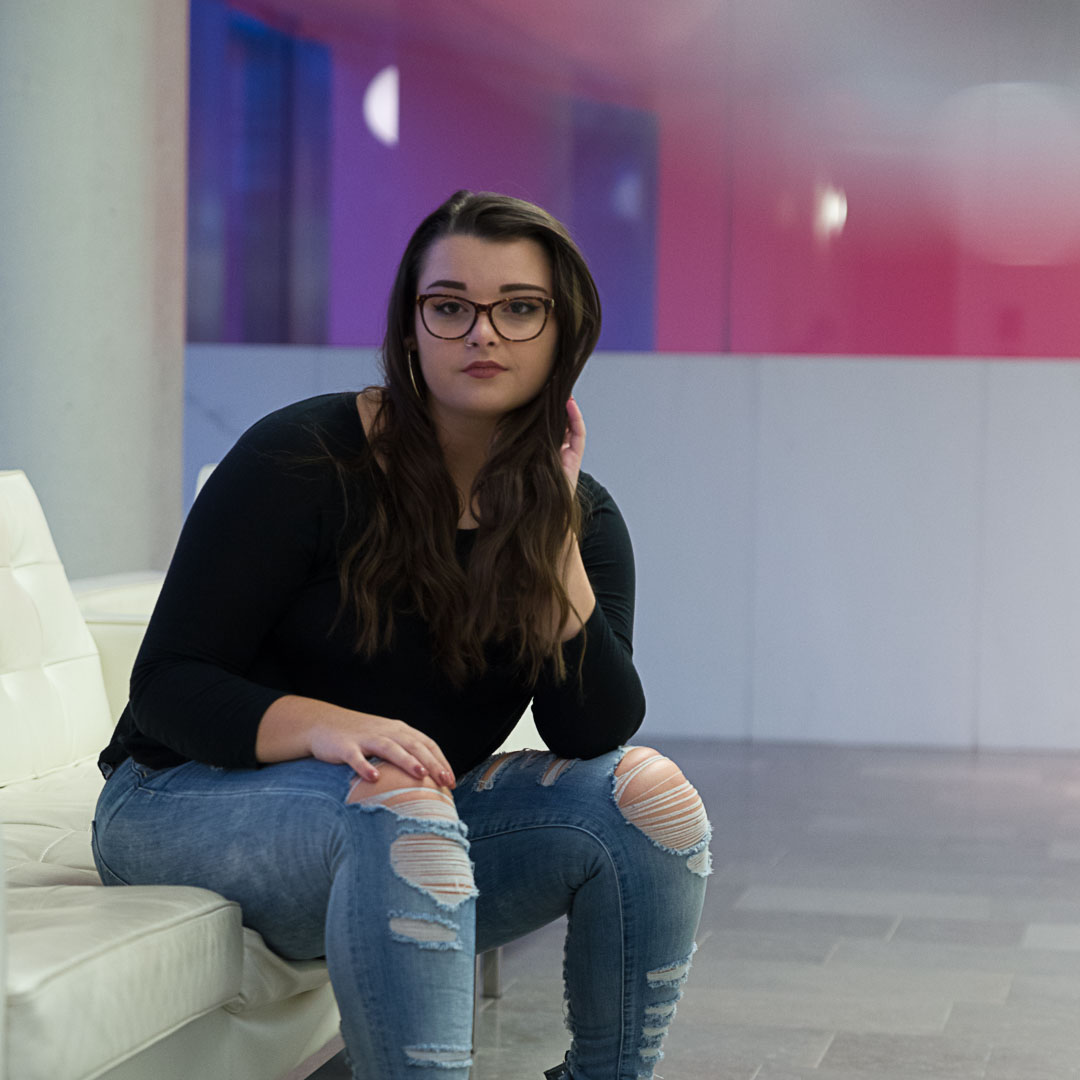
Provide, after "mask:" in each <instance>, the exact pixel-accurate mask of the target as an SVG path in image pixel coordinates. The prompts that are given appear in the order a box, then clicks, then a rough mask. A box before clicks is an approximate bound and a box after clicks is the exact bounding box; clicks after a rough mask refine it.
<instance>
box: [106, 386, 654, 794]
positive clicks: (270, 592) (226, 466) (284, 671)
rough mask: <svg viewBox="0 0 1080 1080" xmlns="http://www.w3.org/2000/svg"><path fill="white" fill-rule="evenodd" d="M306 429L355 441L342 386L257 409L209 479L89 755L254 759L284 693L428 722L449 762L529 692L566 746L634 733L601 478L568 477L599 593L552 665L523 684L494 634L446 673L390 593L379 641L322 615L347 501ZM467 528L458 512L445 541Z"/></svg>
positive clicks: (334, 603)
mask: <svg viewBox="0 0 1080 1080" xmlns="http://www.w3.org/2000/svg"><path fill="white" fill-rule="evenodd" d="M316 432H317V433H318V434H319V436H320V437H321V438H322V440H323V442H324V444H329V445H335V446H338V447H343V448H345V449H346V450H347V451H354V452H362V451H363V450H364V448H365V446H366V435H365V433H364V429H363V425H362V423H361V421H360V417H359V414H358V413H357V409H356V395H355V394H354V393H340V394H324V395H321V396H319V397H315V398H310V399H308V400H306V401H301V402H298V403H297V404H294V405H290V406H287V407H286V408H284V409H280V410H278V411H277V412H274V413H271V414H270V415H269V416H267V417H265V418H264V419H262V420H260V421H259V422H258V423H256V424H255V425H254V426H253V427H251V428H250V429H249V430H248V431H247V432H245V433H244V435H242V436H241V438H240V439H239V441H238V442H237V443H236V445H235V446H234V447H233V449H232V450H230V451H229V453H228V454H227V455H226V456H225V458H224V459H223V460H222V461H221V464H220V465H218V467H217V468H216V469H215V470H214V472H213V473H212V475H211V476H210V478H209V480H208V481H207V482H206V485H205V487H204V488H203V490H202V492H201V493H200V495H199V497H198V498H197V499H196V500H195V504H194V505H193V506H192V508H191V512H190V513H189V515H188V518H187V521H186V523H185V525H184V528H183V531H182V533H181V535H180V539H179V542H178V544H177V548H176V553H175V555H174V557H173V560H172V563H171V565H170V567H169V571H168V574H167V575H166V577H165V582H164V585H163V587H162V590H161V596H160V599H159V600H158V603H157V606H156V607H155V609H154V613H153V615H152V616H151V619H150V624H149V626H148V627H147V631H146V636H145V638H144V640H143V644H142V648H141V649H140V650H139V654H138V657H137V659H136V662H135V667H134V670H133V672H132V677H131V699H130V702H129V704H128V707H127V708H126V709H125V710H124V713H123V715H122V716H121V717H120V721H119V723H118V724H117V727H116V730H115V732H114V734H113V738H112V741H111V742H110V744H109V745H108V746H107V747H106V748H105V750H103V751H102V754H101V757H100V762H101V763H102V764H107V765H116V764H117V763H119V762H120V761H123V760H124V758H125V757H127V756H129V755H130V756H131V757H133V758H134V759H135V760H136V761H137V762H139V763H140V764H142V765H146V766H148V767H151V768H162V767H165V766H169V765H175V764H180V763H181V762H184V761H188V760H196V761H202V762H205V763H207V764H211V765H221V766H226V767H254V766H255V765H256V764H257V762H256V759H255V736H256V732H257V730H258V726H259V721H260V720H261V719H262V716H263V714H264V713H265V712H266V710H267V709H268V708H269V706H270V705H271V704H272V703H273V702H274V701H275V700H277V699H278V698H279V697H282V696H283V695H285V694H300V695H303V696H306V697H312V698H318V699H320V700H323V701H328V702H332V703H333V704H336V705H340V706H343V707H345V708H349V709H356V710H358V711H361V712H367V713H375V714H378V715H381V716H389V717H392V718H394V719H398V720H403V721H405V722H406V723H408V724H411V725H412V726H414V727H416V728H419V729H420V730H421V731H424V732H426V733H427V734H428V735H430V736H431V737H432V738H433V739H434V740H435V741H436V742H437V743H438V744H439V746H440V747H441V748H442V750H443V753H444V754H445V755H446V757H447V759H448V760H449V762H450V764H451V766H452V767H453V769H454V770H455V772H456V773H457V774H458V775H461V774H462V773H464V772H465V771H467V770H468V769H470V768H472V767H473V766H474V765H475V764H477V763H478V762H480V761H482V760H483V759H484V758H485V757H486V756H487V755H488V754H490V753H491V752H492V751H493V750H495V749H496V748H497V747H498V746H499V745H500V744H501V743H502V741H503V740H504V739H505V737H506V736H507V734H508V733H509V732H510V730H511V728H512V727H513V725H514V724H515V723H516V721H517V720H518V718H519V717H520V716H521V714H522V712H523V711H524V709H525V707H526V705H527V704H528V702H529V699H530V698H532V700H533V715H534V718H535V721H536V726H537V729H538V731H539V732H540V735H541V737H542V738H543V739H544V742H545V743H546V744H547V745H548V747H549V748H550V749H552V750H553V751H555V752H556V753H558V754H560V755H562V756H565V757H594V756H596V755H597V754H601V753H604V752H606V751H608V750H611V749H614V748H615V747H617V746H619V745H621V744H622V743H623V742H625V741H626V740H627V739H629V738H630V736H631V735H632V734H633V733H634V732H635V731H636V730H637V728H638V727H639V726H640V724H641V720H642V718H643V716H644V713H645V700H644V695H643V694H642V690H641V683H640V681H639V679H638V676H637V672H636V671H635V669H634V664H633V660H632V645H631V634H632V628H633V612H634V558H633V551H632V549H631V546H630V538H629V535H628V534H627V531H626V526H625V524H624V522H623V519H622V516H621V514H620V513H619V510H618V507H617V506H616V505H615V502H614V500H613V499H612V498H611V496H610V495H609V494H608V492H607V491H606V490H605V489H604V488H603V487H602V486H601V485H600V484H598V483H597V482H596V481H595V480H594V479H592V477H590V476H588V475H587V474H586V473H582V474H581V476H580V479H579V485H580V486H581V488H582V489H583V491H584V493H585V495H586V499H585V503H586V505H587V507H588V513H587V519H586V524H585V530H584V534H583V536H582V540H581V554H582V560H583V562H584V564H585V569H586V572H587V574H588V577H589V582H590V584H591V585H592V588H593V592H594V593H595V595H596V607H595V610H594V611H593V613H592V615H591V616H590V617H589V619H588V620H587V622H586V624H585V631H584V633H579V634H578V635H577V636H576V637H574V638H572V639H571V640H570V641H569V642H567V643H566V644H565V646H564V652H565V656H566V661H567V668H568V672H569V674H568V677H567V678H566V680H564V681H563V682H562V683H557V682H556V681H555V679H554V678H553V676H552V674H551V672H550V671H549V670H547V668H545V670H544V672H542V674H541V676H540V678H539V680H538V681H537V682H536V684H535V685H529V684H528V683H527V682H526V680H525V678H524V676H523V674H522V672H521V671H520V669H518V668H516V667H515V666H514V664H513V663H512V662H510V658H509V655H508V653H507V652H506V650H505V648H503V649H500V648H497V647H495V646H492V647H490V648H489V650H488V661H489V666H488V668H487V670H486V671H485V672H484V673H483V675H481V676H479V677H476V678H473V679H472V680H471V681H469V682H468V683H466V685H465V686H464V687H463V688H455V687H453V686H452V685H451V684H450V682H449V680H448V679H447V678H446V677H445V676H444V675H443V673H442V672H441V670H440V669H439V668H438V667H437V666H436V664H435V662H434V660H433V656H432V646H431V640H430V635H429V633H428V630H427V628H426V626H425V625H424V624H423V623H422V622H421V620H420V619H419V617H418V616H416V615H410V614H402V613H398V612H397V611H395V633H394V639H393V643H392V645H391V646H390V648H388V649H381V650H380V651H378V652H376V653H375V655H374V656H372V657H371V658H370V659H366V658H364V657H363V656H360V655H358V654H357V653H356V652H355V651H354V647H353V645H354V633H355V626H354V623H353V620H352V617H351V616H349V615H346V617H345V618H342V619H339V620H336V616H337V614H338V609H339V599H340V592H339V585H338V573H337V566H338V554H339V543H340V538H341V535H342V530H343V528H344V527H345V524H346V521H347V520H352V521H355V507H354V508H353V513H354V516H353V517H352V518H351V519H350V518H348V515H347V508H346V505H345V501H344V496H343V495H342V492H341V487H340V484H339V483H338V481H337V478H336V475H335V471H334V469H333V467H332V465H330V464H329V463H323V462H320V463H315V459H316V458H317V456H318V453H319V443H318V441H317V437H316ZM351 497H353V498H355V497H356V495H355V493H354V494H353V496H351ZM361 512H362V508H361ZM474 537H475V531H470V530H459V532H458V535H457V548H458V550H457V554H458V557H459V559H461V560H466V559H467V558H468V554H469V551H470V549H471V545H472V542H473V539H474ZM335 621H336V625H335ZM583 652H584V655H582V653H583ZM579 665H580V677H579V675H578V672H579Z"/></svg>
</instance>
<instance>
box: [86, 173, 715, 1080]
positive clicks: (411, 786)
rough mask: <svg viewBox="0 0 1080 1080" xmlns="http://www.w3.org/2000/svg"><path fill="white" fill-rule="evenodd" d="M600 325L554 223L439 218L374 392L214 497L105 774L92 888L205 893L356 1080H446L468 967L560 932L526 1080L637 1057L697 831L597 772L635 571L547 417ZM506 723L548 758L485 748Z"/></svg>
mask: <svg viewBox="0 0 1080 1080" xmlns="http://www.w3.org/2000/svg"><path fill="white" fill-rule="evenodd" d="M599 328H600V307H599V301H598V299H597V295H596V289H595V286H594V284H593V281H592V278H591V276H590V274H589V271H588V269H587V267H586V265H585V263H584V260H583V259H582V257H581V255H580V253H579V252H578V250H577V248H576V247H575V246H574V244H573V242H572V241H571V239H570V237H569V235H568V233H567V232H566V230H565V228H564V227H563V226H562V225H561V224H559V223H558V222H557V221H556V220H555V219H554V218H552V217H551V216H550V215H548V214H547V213H546V212H544V211H543V210H541V209H540V208H538V207H536V206H533V205H531V204H529V203H526V202H522V201H520V200H517V199H511V198H507V197H504V196H498V195H491V194H472V193H470V192H464V191H462V192H458V193H457V194H455V195H454V196H452V197H451V198H450V199H449V200H448V201H447V202H446V203H445V204H444V205H443V206H441V207H439V209H438V210H436V211H435V212H434V213H433V214H432V215H431V216H430V217H428V218H427V219H426V220H425V221H424V222H423V223H422V224H421V225H420V227H419V228H418V229H417V231H416V233H415V234H414V236H413V237H412V239H411V241H410V242H409V245H408V247H407V248H406V250H405V254H404V256H403V258H402V261H401V266H400V267H399V270H398V274H397V279H396V281H395V283H394V287H393V292H392V296H391V299H390V307H389V319H388V326H387V334H386V340H385V342H384V346H383V363H384V368H385V375H386V381H385V386H383V387H381V388H369V389H368V390H366V391H364V392H363V393H360V394H353V393H349V394H329V395H323V396H321V397H318V398H313V399H310V400H308V401H303V402H300V403H298V404H296V405H292V406H289V407H287V408H285V409H282V410H279V411H278V412H276V413H273V414H271V415H270V416H268V417H266V418H265V419H263V420H262V421H260V422H259V423H257V424H256V425H255V426H254V427H252V428H251V429H250V430H249V431H248V432H246V433H245V434H244V435H243V436H242V437H241V439H240V440H239V442H238V443H237V445H236V446H235V447H234V448H233V449H232V450H231V451H230V452H229V454H228V455H227V456H226V457H225V459H224V460H223V461H222V462H221V464H220V465H219V466H218V468H217V469H216V470H215V472H214V473H213V475H212V476H211V477H210V479H209V481H208V482H207V484H206V486H205V488H204V490H203V492H202V493H201V494H200V496H199V498H198V499H197V500H196V503H195V505H194V507H193V508H192V510H191V513H190V515H189V517H188V521H187V523H186V524H185V527H184V531H183V534H182V536H181V538H180V542H179V544H178V546H177V550H176V554H175V556H174V558H173V562H172V565H171V567H170V569H169V573H168V576H167V577H166V580H165V584H164V587H163V589H162V593H161V598H160V600H159V602H158V605H157V608H156V609H155V611H154V615H153V618H152V619H151V621H150V626H149V628H148V630H147V634H146V638H145V641H144V643H143V647H142V650H141V651H140V654H139V658H138V660H137V662H136V665H135V670H134V672H133V674H132V680H131V702H130V705H129V706H128V708H127V710H126V711H125V712H124V715H123V716H122V717H121V719H120V722H119V724H118V726H117V730H116V733H115V735H114V737H113V741H112V743H111V744H110V745H109V747H107V748H106V749H105V751H103V753H102V755H101V767H102V771H103V772H104V773H105V774H106V776H107V777H109V779H108V783H107V784H106V785H105V788H104V791H103V793H102V796H101V800H100V803H99V806H98V811H97V816H96V821H95V835H94V853H95V858H96V860H97V864H98V868H99V871H100V873H101V876H102V879H103V880H104V881H105V882H106V883H109V884H124V883H139V884H149V883H170V884H185V885H200V886H204V887H206V888H210V889H214V890H216V891H217V892H219V893H221V894H223V895H224V896H226V897H229V898H230V899H233V900H236V901H237V902H239V904H240V905H241V908H242V910H243V913H244V921H245V923H246V924H247V925H249V926H251V927H254V928H255V929H256V930H258V931H259V932H260V933H261V934H262V936H263V938H264V939H265V941H266V942H267V944H268V945H269V946H270V948H272V949H274V950H275V951H277V952H278V953H279V954H281V955H282V956H285V957H288V958H292V959H300V958H310V957H319V956H324V955H325V956H326V958H327V963H328V966H329V969H330V977H331V980H332V982H333V987H334V992H335V995H336V997H337V1001H338V1004H339V1006H340V1009H341V1015H342V1032H343V1035H344V1038H345V1043H346V1048H347V1050H348V1054H349V1057H350V1060H351V1062H352V1069H353V1074H354V1076H355V1077H357V1078H360V1077H366V1078H369V1077H378V1078H380V1080H383V1078H391V1080H394V1078H404V1077H413V1078H415V1077H417V1076H418V1075H420V1074H419V1073H418V1071H417V1067H420V1066H431V1067H439V1068H441V1069H443V1070H444V1071H445V1073H446V1075H447V1076H448V1077H450V1076H454V1077H460V1078H462V1080H465V1078H466V1077H467V1075H468V1069H469V1065H470V1060H469V1058H470V1050H469V1048H470V1045H471V1022H472V1012H473V1004H472V996H473V957H474V954H475V951H476V950H477V949H481V950H483V949H489V948H492V947H494V946H497V945H500V944H502V943H504V942H507V941H510V940H512V939H513V938H516V937H519V936H520V935H522V934H524V933H526V932H527V931H529V930H532V929H535V928H536V927H539V926H542V925H544V924H546V923H548V922H550V921H552V920H553V919H556V918H558V917H559V916H561V915H563V914H568V915H569V930H568V938H567V953H566V965H565V972H566V1001H567V1010H568V1023H569V1027H570V1029H571V1032H572V1035H573V1039H572V1045H571V1048H570V1051H569V1053H568V1054H567V1056H566V1061H565V1063H564V1064H563V1065H561V1066H558V1067H557V1068H555V1069H553V1070H551V1071H550V1072H549V1074H548V1075H550V1076H562V1077H567V1078H572V1080H616V1078H618V1080H629V1078H631V1077H639V1076H646V1077H647V1076H650V1075H652V1068H653V1065H654V1064H655V1062H656V1061H657V1060H658V1059H659V1057H660V1055H661V1050H660V1047H661V1043H662V1041H663V1037H664V1034H665V1033H666V1030H667V1026H668V1023H669V1021H670V1019H671V1016H672V1015H673V1013H674V1009H675V1002H676V1000H677V999H678V997H679V996H680V993H681V990H680V986H681V983H682V982H683V980H684V979H685V976H686V971H687V969H688V967H689V962H690V955H691V953H692V952H693V948H694V946H693V934H694V931H695V929H696V926H697V920H698V916H699V914H700V910H701V904H702V899H703V894H704V885H705V875H706V874H707V873H708V846H707V845H708V822H707V820H706V818H705V812H704V809H703V807H702V805H701V800H700V798H699V797H698V795H697V793H696V791H694V789H693V788H692V787H691V786H690V785H689V783H687V781H686V780H685V778H684V777H683V775H682V773H681V772H680V771H679V770H678V768H677V767H676V766H675V765H674V764H673V763H672V762H670V761H668V760H667V759H666V758H664V757H662V756H661V755H659V754H658V753H657V752H656V751H654V750H651V749H649V748H646V747H637V748H631V749H626V748H625V746H624V743H625V742H626V741H627V740H628V739H629V738H630V737H631V735H632V734H633V733H634V731H635V730H636V729H637V727H638V726H639V724H640V722H641V719H642V716H643V713H644V699H643V696H642V693H641V686H640V683H639V681H638V677H637V674H636V672H635V670H634V667H633V662H632V660H631V642H630V635H631V623H632V618H633V557H632V553H631V549H630V543H629V538H628V537H627V534H626V529H625V526H624V525H623V522H622V518H621V517H620V515H619V511H618V509H617V507H616V506H615V503H614V502H613V500H612V499H611V497H610V496H609V495H608V494H607V492H606V491H605V490H604V489H603V488H602V487H601V486H600V485H599V484H598V483H596V481H594V480H592V479H591V478H590V477H589V476H588V475H587V474H584V473H581V472H580V467H581V459H582V454H583V452H584V447H585V425H584V422H583V420H582V416H581V412H580V410H579V409H578V407H577V405H576V404H575V402H574V400H573V398H572V397H571V396H570V393H571V390H572V388H573V385H574V382H575V380H576V379H577V377H578V375H579V374H580V372H581V369H582V367H583V365H584V363H585V360H586V359H587V357H588V355H589V353H590V352H591V351H592V349H593V347H594V345H595V343H596V340H597V336H598V334H599ZM530 699H531V700H532V701H533V712H534V717H535V720H536V724H537V728H538V730H539V732H540V734H541V736H542V737H543V739H544V741H545V743H546V744H547V746H548V747H549V748H550V752H543V753H542V752H538V751H530V752H524V753H517V754H508V755H497V756H492V755H493V752H494V750H495V749H496V748H497V747H498V746H499V745H500V744H501V742H502V741H503V740H504V738H505V737H506V735H507V734H508V732H509V731H510V730H511V728H512V727H513V725H514V723H515V722H516V720H517V719H518V717H519V716H520V715H521V713H522V711H523V710H524V709H525V707H526V705H527V704H528V702H529V700H530ZM628 825H629V826H631V827H627V826H628ZM466 833H467V834H468V837H469V839H468V840H466ZM470 859H471V861H470Z"/></svg>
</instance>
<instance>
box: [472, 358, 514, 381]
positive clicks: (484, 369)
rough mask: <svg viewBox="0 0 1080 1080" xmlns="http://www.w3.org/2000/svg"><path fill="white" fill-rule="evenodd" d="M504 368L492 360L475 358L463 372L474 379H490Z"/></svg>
mask: <svg viewBox="0 0 1080 1080" xmlns="http://www.w3.org/2000/svg"><path fill="white" fill-rule="evenodd" d="M505 370H506V368H504V367H503V366H502V364H496V363H495V362H494V361H493V360H476V361H474V362H473V363H471V364H470V365H469V366H468V367H467V368H466V369H465V374H466V375H471V376H472V377H473V378H474V379H490V378H492V377H494V376H495V375H498V374H499V372H500V371H505Z"/></svg>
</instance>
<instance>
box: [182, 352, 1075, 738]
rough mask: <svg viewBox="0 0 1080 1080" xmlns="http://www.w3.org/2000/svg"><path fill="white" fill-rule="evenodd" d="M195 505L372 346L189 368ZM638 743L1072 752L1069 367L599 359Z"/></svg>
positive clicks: (586, 382) (363, 368)
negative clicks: (628, 543)
mask: <svg viewBox="0 0 1080 1080" xmlns="http://www.w3.org/2000/svg"><path fill="white" fill-rule="evenodd" d="M187 367H188V377H187V387H188V389H187V405H188V407H187V417H186V421H185V434H186V439H187V466H186V468H187V470H188V479H187V481H186V483H187V490H188V491H189V492H190V490H191V487H192V483H193V470H194V469H195V468H196V467H197V464H198V463H199V462H201V461H203V460H212V459H216V458H217V457H220V455H221V453H223V452H224V450H225V449H227V447H228V446H229V445H230V444H231V442H232V440H233V439H234V438H235V437H236V435H237V434H239V432H240V431H241V430H242V429H243V427H245V426H246V425H247V424H248V423H250V422H251V421H252V420H254V419H256V418H258V417H259V416H261V415H262V414H263V413H265V412H267V411H269V410H270V409H271V408H274V407H275V406H277V405H279V404H284V403H285V402H287V401H290V400H295V399H297V398H300V397H304V396H306V395H308V394H312V393H319V392H323V391H325V390H332V389H344V388H348V387H359V386H360V385H363V384H365V383H368V382H372V381H375V380H376V378H377V374H376V371H375V365H374V358H373V355H372V353H371V351H370V350H346V349H263V348H257V347H223V346H189V348H188V352H187ZM577 396H578V399H579V401H580V402H581V405H582V409H583V411H584V414H585V419H586V423H587V425H588V431H589V436H588V445H587V449H586V466H585V467H586V468H587V469H588V471H590V472H592V473H593V474H594V475H595V476H596V477H597V478H598V479H599V480H601V482H603V483H604V484H605V485H606V486H607V487H608V488H609V489H610V490H611V492H612V493H613V494H614V496H615V498H616V499H617V501H618V502H619V504H620V506H621V507H622V510H623V513H624V515H625V516H626V518H627V520H628V522H629V525H630V530H631V535H632V536H633V539H634V546H635V551H636V555H637V567H638V609H637V622H636V634H635V647H636V656H637V661H638V666H639V669H640V671H641V673H642V677H643V679H644V681H645V685H646V691H647V693H648V697H649V715H648V719H647V720H646V732H648V731H650V730H651V731H654V732H657V733H660V732H663V733H667V734H680V735H703V736H711V737H723V738H751V739H786V740H812V741H825V742H844V743H890V744H912V745H915V744H919V745H943V746H961V747H963V746H969V747H976V746H994V747H1013V746H1018V747H1019V746H1023V747H1058V748H1080V722H1078V721H1080V664H1078V663H1077V659H1076V658H1077V657H1080V422H1078V421H1080V364H1073V363H1058V362H1043V361H1007V362H1006V361H988V362H983V361H974V360H955V359H947V360H921V359H920V360H907V359H889V360H883V359H851V358H848V359H822V358H771V357H753V358H746V357H711V356H696V355H695V356H677V355H655V354H645V353H640V354H610V353H602V354H599V355H597V356H596V357H594V358H593V359H592V360H591V361H590V363H589V366H588V368H587V369H586V372H585V375H584V376H583V377H582V380H581V383H580V385H579V388H578V391H577Z"/></svg>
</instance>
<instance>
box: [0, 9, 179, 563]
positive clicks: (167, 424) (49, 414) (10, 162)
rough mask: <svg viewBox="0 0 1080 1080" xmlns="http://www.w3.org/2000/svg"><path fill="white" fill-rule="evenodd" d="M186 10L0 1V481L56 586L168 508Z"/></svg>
mask: <svg viewBox="0 0 1080 1080" xmlns="http://www.w3.org/2000/svg"><path fill="white" fill-rule="evenodd" d="M187 72H188V3H187V0H0V469H11V468H16V469H23V470H25V472H26V473H27V475H28V476H29V477H30V481H31V483H32V484H33V485H34V488H35V489H36V491H37V493H38V496H39V498H40V499H41V502H42V505H43V506H44V508H45V513H46V514H47V516H48V519H49V524H50V525H51V527H52V531H53V536H54V538H55V540H56V544H57V548H58V549H59V551H60V557H61V558H62V559H63V560H64V563H65V565H66V567H67V571H68V574H69V576H71V577H82V576H87V575H93V574H104V573H111V572H114V571H119V570H137V569H146V568H149V567H160V566H164V565H165V564H166V562H167V561H168V558H169V555H170V553H171V551H172V547H173V544H174V543H175V540H176V534H177V531H178V529H179V524H180V507H181V479H180V477H181V458H182V446H181V430H182V420H183V358H184V353H183V347H184V240H185V230H184V213H185V205H184V204H185V192H186V143H187V130H186V129H187Z"/></svg>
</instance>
